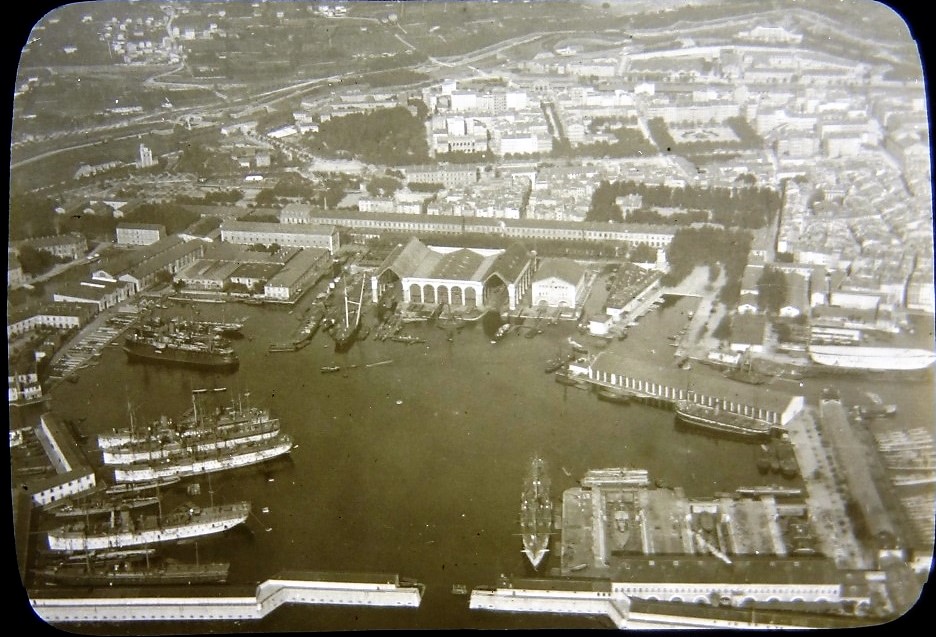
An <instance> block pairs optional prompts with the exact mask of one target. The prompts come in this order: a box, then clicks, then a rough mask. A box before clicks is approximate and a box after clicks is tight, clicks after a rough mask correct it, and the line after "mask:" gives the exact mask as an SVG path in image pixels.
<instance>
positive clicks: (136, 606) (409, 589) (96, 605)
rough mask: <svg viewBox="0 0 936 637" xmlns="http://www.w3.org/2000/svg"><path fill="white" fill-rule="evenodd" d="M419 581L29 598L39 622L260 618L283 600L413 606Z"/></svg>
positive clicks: (274, 583)
mask: <svg viewBox="0 0 936 637" xmlns="http://www.w3.org/2000/svg"><path fill="white" fill-rule="evenodd" d="M421 601H422V586H421V585H418V584H417V585H402V586H401V585H397V584H393V583H373V582H351V581H348V582H342V581H335V582H331V581H312V580H301V579H270V580H266V581H265V582H262V583H261V584H259V585H258V586H257V589H256V594H255V595H253V596H250V595H245V596H228V597H209V596H196V595H193V596H156V595H152V596H140V597H105V596H89V597H41V596H34V595H30V603H31V605H32V607H33V609H34V610H35V612H36V614H37V615H38V616H39V617H41V618H42V619H43V620H44V621H46V622H48V623H51V624H55V623H66V622H137V621H167V620H174V621H179V620H184V621H199V620H203V621H225V620H238V619H261V618H263V617H266V616H267V615H269V614H270V613H272V612H273V611H275V610H276V609H277V608H279V607H280V606H282V605H283V604H310V605H350V606H381V607H399V608H418V607H419V605H420V603H421Z"/></svg>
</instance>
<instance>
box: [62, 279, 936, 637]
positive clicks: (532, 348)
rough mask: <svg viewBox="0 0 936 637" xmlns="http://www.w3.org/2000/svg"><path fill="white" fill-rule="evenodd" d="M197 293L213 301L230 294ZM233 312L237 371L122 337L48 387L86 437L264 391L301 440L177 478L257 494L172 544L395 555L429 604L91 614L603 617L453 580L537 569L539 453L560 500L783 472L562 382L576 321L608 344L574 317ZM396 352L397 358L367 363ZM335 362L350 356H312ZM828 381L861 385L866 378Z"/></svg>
mask: <svg viewBox="0 0 936 637" xmlns="http://www.w3.org/2000/svg"><path fill="white" fill-rule="evenodd" d="M694 306H695V300H694V299H691V298H683V299H679V300H678V301H674V302H670V303H668V304H667V305H666V306H664V308H663V309H661V310H658V311H656V312H655V313H653V314H651V315H649V316H647V317H645V318H644V319H643V320H642V321H641V324H640V325H639V326H638V327H637V328H635V329H633V330H632V331H631V336H630V337H629V338H628V339H627V340H626V341H621V342H615V343H613V344H612V345H611V347H613V348H615V349H619V350H621V351H623V352H626V353H630V354H634V355H642V356H650V357H652V358H654V359H658V360H660V361H661V362H663V363H670V364H671V363H672V352H673V349H672V348H670V347H668V346H667V345H668V341H667V339H666V336H667V335H669V334H673V333H675V332H677V331H678V330H679V329H680V328H681V327H682V326H683V325H684V324H685V322H686V320H687V312H688V311H689V310H692V309H694ZM232 310H234V311H233V312H232ZM186 311H189V310H182V309H179V310H177V312H180V313H182V312H186ZM199 311H200V312H201V314H202V315H203V316H205V317H212V316H213V315H214V316H219V313H220V312H221V311H222V310H220V309H219V308H217V307H215V306H206V307H203V308H199ZM223 311H224V312H225V313H226V314H227V315H228V317H230V316H231V315H232V314H237V315H244V316H246V317H248V320H247V323H246V327H245V329H244V333H245V335H246V338H244V339H242V340H238V341H235V348H236V349H237V351H238V353H239V355H240V358H241V365H240V369H239V370H238V371H237V372H236V373H231V374H223V375H222V374H213V373H207V374H206V373H202V372H198V371H194V370H189V369H173V368H164V367H159V366H153V365H148V364H139V363H135V364H131V363H128V362H127V361H126V360H125V355H124V353H123V352H122V351H121V350H120V348H117V347H109V348H106V349H107V351H106V352H105V354H104V357H103V360H102V362H101V363H100V364H99V365H98V366H96V367H93V368H90V369H87V370H84V371H82V372H81V374H82V375H81V379H80V381H79V382H78V383H75V384H70V383H63V384H61V385H60V386H59V387H57V388H56V389H55V391H54V393H53V400H52V408H53V409H54V410H55V411H56V412H57V413H59V414H60V415H61V416H62V417H63V418H69V419H84V420H83V421H82V422H81V428H82V430H83V431H84V432H85V433H87V434H90V435H92V437H93V434H95V433H97V432H101V431H106V430H108V429H110V428H112V427H123V426H126V425H127V423H128V415H127V414H128V403H130V404H131V405H132V406H133V409H134V412H135V414H136V419H137V422H141V421H145V420H150V419H154V418H157V417H158V416H160V415H161V414H166V415H169V416H177V415H179V414H181V413H182V412H183V411H184V410H186V409H187V408H189V407H190V406H191V395H190V392H191V390H192V389H194V388H200V387H227V388H228V389H229V390H230V391H229V392H228V395H229V396H236V395H237V394H238V393H241V392H249V397H248V398H247V400H248V401H249V402H250V403H251V404H254V405H258V406H262V407H267V408H270V409H271V410H272V411H273V412H274V414H275V415H276V416H278V417H279V418H280V419H281V422H282V426H283V429H284V430H285V431H286V432H288V433H289V434H291V435H292V436H293V439H294V441H295V443H296V445H298V447H297V448H296V449H294V450H293V452H292V454H291V456H290V457H289V458H288V459H279V460H275V461H273V462H271V463H269V464H266V465H264V466H262V467H260V468H247V469H242V470H238V471H235V472H231V473H222V474H214V475H213V476H212V478H211V480H210V483H209V482H208V480H207V479H202V480H201V486H202V492H201V494H199V495H195V496H191V495H188V494H186V493H185V491H184V490H182V489H176V490H175V492H172V493H168V494H166V498H167V500H171V499H172V498H175V499H177V500H179V501H182V500H193V501H195V502H198V503H202V504H207V503H209V501H210V499H212V498H213V500H214V501H215V502H226V501H233V500H240V499H246V500H250V501H251V502H252V504H253V511H254V513H253V514H252V515H251V516H250V519H249V520H248V524H247V525H246V526H245V527H240V528H238V529H234V530H232V531H230V532H228V533H227V534H225V535H222V536H218V537H213V538H206V539H203V540H201V541H200V542H199V543H198V545H197V547H193V546H190V545H187V546H179V547H174V548H173V549H172V550H173V551H174V554H176V555H180V556H182V557H187V558H188V559H194V555H195V553H194V551H195V550H196V548H197V551H198V557H199V559H201V560H226V561H230V562H231V571H230V581H231V582H232V583H254V582H257V581H262V580H263V579H266V578H268V577H271V576H273V575H275V574H276V573H277V572H279V571H281V570H286V569H290V570H321V571H365V572H394V573H400V574H401V575H403V576H406V577H411V578H415V579H416V580H418V581H420V582H423V583H424V584H426V586H427V589H426V594H425V596H424V598H423V604H422V606H421V607H420V608H419V609H418V610H392V611H388V610H374V609H358V608H353V607H348V608H316V607H283V608H280V609H279V610H277V611H276V612H275V613H273V615H272V616H270V617H268V618H267V619H265V620H263V621H262V622H260V623H252V622H248V623H244V624H239V625H227V624H225V625H223V626H221V627H218V626H217V625H214V626H207V625H203V624H187V625H186V624H173V625H164V624H162V625H158V626H155V625H154V626H149V625H147V626H139V625H132V626H128V627H123V628H120V627H116V628H115V627H111V626H97V627H85V629H87V630H86V632H97V633H103V632H106V633H128V634H129V633H139V632H144V631H145V632H154V633H161V632H206V631H212V630H240V629H243V630H247V631H292V630H338V629H355V628H403V627H419V628H429V627H442V628H457V627H478V628H484V627H513V628H531V627H601V626H605V624H604V623H603V620H600V619H592V618H574V617H571V618H570V617H553V616H546V615H542V616H535V615H506V614H499V613H483V612H471V611H469V610H468V608H467V601H468V600H467V597H460V596H454V595H452V594H451V593H450V590H451V587H452V585H453V584H456V583H457V584H466V585H468V587H469V588H470V587H472V586H475V585H481V584H486V585H490V584H492V583H494V581H495V580H496V577H497V576H498V575H499V574H501V573H505V574H514V575H530V574H532V572H531V571H530V570H529V567H528V565H527V563H526V559H525V558H524V556H523V555H522V553H521V548H522V547H521V541H520V537H519V535H518V533H519V524H518V510H519V500H520V492H521V488H522V482H523V478H524V475H525V472H526V470H527V467H528V463H529V460H530V457H531V456H532V454H534V453H539V454H541V455H542V456H543V457H544V458H545V459H546V460H547V462H548V464H549V467H550V477H551V479H552V492H553V497H554V500H556V501H559V499H560V497H561V493H562V491H563V490H565V489H568V488H570V487H574V486H576V484H577V480H578V479H580V478H581V477H582V476H583V475H584V473H585V472H586V471H587V470H588V469H592V468H602V467H618V466H629V467H640V468H646V469H647V470H649V472H650V476H651V478H652V479H660V480H662V481H664V482H665V483H667V484H669V485H674V486H682V487H683V488H684V489H685V491H686V493H687V495H689V496H700V497H705V496H711V495H712V494H713V493H714V492H716V491H730V490H733V489H735V488H737V487H738V486H744V485H758V484H769V483H774V482H776V481H777V480H781V479H780V478H778V477H777V476H770V475H768V476H761V475H759V474H758V472H757V470H756V468H755V464H754V460H755V455H754V448H755V446H756V445H751V444H750V443H746V442H739V441H734V440H730V439H719V438H714V437H710V436H708V435H704V434H699V433H695V432H691V431H682V430H679V431H677V430H676V429H675V427H674V419H673V414H672V413H671V412H668V411H664V410H661V409H656V408H652V407H649V406H645V405H637V404H632V405H626V406H621V405H615V404H611V403H606V402H602V401H599V400H597V399H596V398H595V397H594V396H593V395H592V394H590V393H589V392H585V391H582V390H579V389H575V388H570V387H565V386H562V385H559V384H558V383H556V382H554V380H553V377H552V375H551V374H545V373H544V372H543V366H544V364H545V362H546V360H547V359H549V358H552V357H554V356H555V355H556V354H557V353H558V352H559V351H560V350H562V351H566V350H568V348H569V346H568V341H567V338H568V337H569V336H570V335H572V336H573V337H574V338H578V340H579V341H580V342H582V343H583V344H586V345H589V344H591V345H592V348H591V349H592V350H593V351H597V349H598V348H597V347H594V343H590V341H589V340H588V339H582V338H579V337H578V336H577V335H576V333H575V331H574V329H573V326H571V325H568V324H563V325H555V326H553V325H549V326H546V325H544V333H543V334H541V335H538V336H537V337H535V338H524V337H522V336H519V335H517V334H516V332H512V333H510V334H508V336H506V337H505V338H504V339H503V340H502V341H501V342H499V343H497V344H496V345H495V344H491V343H490V341H489V336H488V335H487V334H485V331H484V328H483V327H482V325H481V324H480V323H479V324H478V325H475V326H472V327H470V328H466V329H464V330H462V331H460V332H457V333H456V334H455V336H454V341H452V342H449V341H448V340H447V336H448V332H447V331H445V330H442V329H439V328H437V327H433V326H429V325H425V324H415V325H410V326H408V327H407V331H408V332H409V333H412V334H415V335H418V336H420V337H422V338H424V339H426V341H427V342H426V343H424V344H415V345H406V344H401V343H394V342H383V343H382V342H378V341H375V340H372V339H368V340H365V341H362V342H359V343H357V344H356V345H355V346H354V347H352V349H351V350H350V351H348V352H346V353H344V354H335V353H334V351H333V348H332V342H331V339H330V338H329V337H328V335H327V334H324V333H320V334H318V335H317V336H316V337H315V339H314V340H313V341H312V343H311V344H310V345H309V346H308V347H306V348H305V349H303V350H300V351H298V352H291V353H267V351H266V348H267V346H268V345H269V343H270V342H272V341H277V340H284V339H283V336H284V335H286V334H288V333H289V332H290V331H291V330H292V329H293V328H294V327H295V326H296V324H297V322H298V317H299V314H300V312H299V311H296V312H294V313H288V312H287V311H286V310H277V309H267V308H256V307H247V306H226V309H224V310H223ZM369 318H370V317H369ZM651 350H652V352H651ZM386 360H392V361H393V362H392V363H389V364H383V365H378V366H374V367H367V365H368V364H371V363H376V362H380V361H386ZM332 364H336V365H339V366H341V367H342V371H341V372H338V373H334V374H322V373H321V372H320V368H321V367H322V366H323V365H332ZM351 365H357V368H354V369H351V368H350V366H351ZM834 382H835V383H838V384H839V385H840V386H843V389H844V390H845V391H846V392H852V393H855V392H859V391H860V390H861V389H862V388H865V387H866V386H867V383H864V384H862V383H861V381H854V380H846V381H842V380H840V379H834ZM809 383H810V384H809V385H808V386H804V388H803V391H804V392H805V393H806V394H807V396H808V397H809V398H808V399H809V400H811V401H814V400H815V398H814V397H815V395H816V394H818V391H819V390H820V388H821V383H819V382H816V381H813V380H810V381H809ZM875 387H876V391H878V392H879V393H881V394H882V395H884V396H885V397H886V398H888V400H889V401H892V402H898V403H899V404H900V405H901V408H902V410H901V413H910V414H914V418H915V419H919V421H920V423H921V424H923V423H932V422H933V393H932V385H931V383H930V384H927V383H923V384H917V385H907V384H901V383H899V382H887V383H876V385H875ZM789 389H791V390H795V389H797V387H795V386H793V385H791V386H790V387H789ZM844 397H845V396H843V398H844ZM904 408H906V411H904ZM927 426H931V425H927ZM92 455H93V454H92ZM791 484H798V483H797V482H794V483H791ZM263 507H268V508H269V513H263V512H262V511H261V510H262V509H263ZM558 566H559V563H558V555H552V554H551V555H550V557H549V558H548V559H547V561H546V562H545V564H544V565H542V566H541V572H546V571H547V570H548V569H550V568H552V567H558ZM82 631H83V632H84V631H85V630H84V629H82Z"/></svg>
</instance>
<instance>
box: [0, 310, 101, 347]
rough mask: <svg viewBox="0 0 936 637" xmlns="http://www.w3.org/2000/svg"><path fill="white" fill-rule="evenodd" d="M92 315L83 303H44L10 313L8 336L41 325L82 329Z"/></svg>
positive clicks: (17, 334)
mask: <svg viewBox="0 0 936 637" xmlns="http://www.w3.org/2000/svg"><path fill="white" fill-rule="evenodd" d="M92 315H93V312H92V310H91V309H90V308H88V307H87V306H85V305H83V304H81V303H44V304H42V305H41V306H39V307H35V308H26V309H23V310H19V311H17V312H14V313H12V314H10V315H9V316H8V317H7V338H8V339H10V338H13V337H14V336H19V335H20V334H25V333H26V332H28V331H30V330H34V329H36V328H37V327H39V326H40V325H44V326H46V327H51V328H53V329H58V330H69V329H80V328H81V327H82V326H84V325H85V324H87V322H88V321H89V320H90V319H91V316H92Z"/></svg>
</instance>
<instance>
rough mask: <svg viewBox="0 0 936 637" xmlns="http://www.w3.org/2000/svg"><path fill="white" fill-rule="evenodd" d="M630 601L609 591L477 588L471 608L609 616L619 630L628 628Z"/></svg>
mask: <svg viewBox="0 0 936 637" xmlns="http://www.w3.org/2000/svg"><path fill="white" fill-rule="evenodd" d="M629 605H630V600H628V598H627V597H626V596H624V595H615V596H613V597H612V595H611V593H609V592H606V591H558V590H536V589H529V588H509V589H496V590H493V591H489V590H479V589H475V590H473V591H472V592H471V598H470V600H469V602H468V607H469V608H470V609H472V610H495V611H508V612H514V613H552V614H560V615H597V616H607V617H608V618H609V619H611V621H613V622H614V625H615V626H617V627H618V628H624V627H625V626H626V625H627V614H628V607H629Z"/></svg>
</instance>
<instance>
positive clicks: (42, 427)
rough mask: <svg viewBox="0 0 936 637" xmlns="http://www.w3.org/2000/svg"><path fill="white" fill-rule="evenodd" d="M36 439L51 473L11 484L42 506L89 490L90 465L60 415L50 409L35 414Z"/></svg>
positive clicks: (92, 482) (94, 480) (91, 481)
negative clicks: (40, 413)
mask: <svg viewBox="0 0 936 637" xmlns="http://www.w3.org/2000/svg"><path fill="white" fill-rule="evenodd" d="M31 433H32V434H34V436H35V438H36V439H37V440H38V441H39V443H40V445H41V446H42V450H43V452H44V453H45V457H46V460H47V462H48V463H49V465H50V466H51V468H52V469H53V470H54V474H53V475H51V476H39V477H35V478H27V479H25V480H23V481H22V482H20V484H17V485H15V487H16V488H17V489H19V490H21V491H23V492H24V493H27V494H29V496H30V498H31V500H32V503H33V504H34V505H36V506H46V505H48V504H51V503H53V502H56V501H58V500H61V499H62V498H68V497H72V496H75V495H78V494H81V493H87V492H89V491H93V490H94V489H95V488H96V486H97V478H96V477H95V473H94V468H93V467H92V466H91V465H90V464H89V463H88V461H87V459H86V458H85V457H84V455H83V454H82V452H81V451H79V447H78V443H77V442H76V441H75V439H74V437H73V436H72V435H71V433H70V432H69V431H68V429H67V428H66V426H65V425H64V424H63V423H62V421H61V419H60V418H59V417H58V416H57V415H56V414H54V413H52V412H47V413H44V414H42V415H41V416H40V417H39V424H38V425H37V426H36V427H33V428H31Z"/></svg>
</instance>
